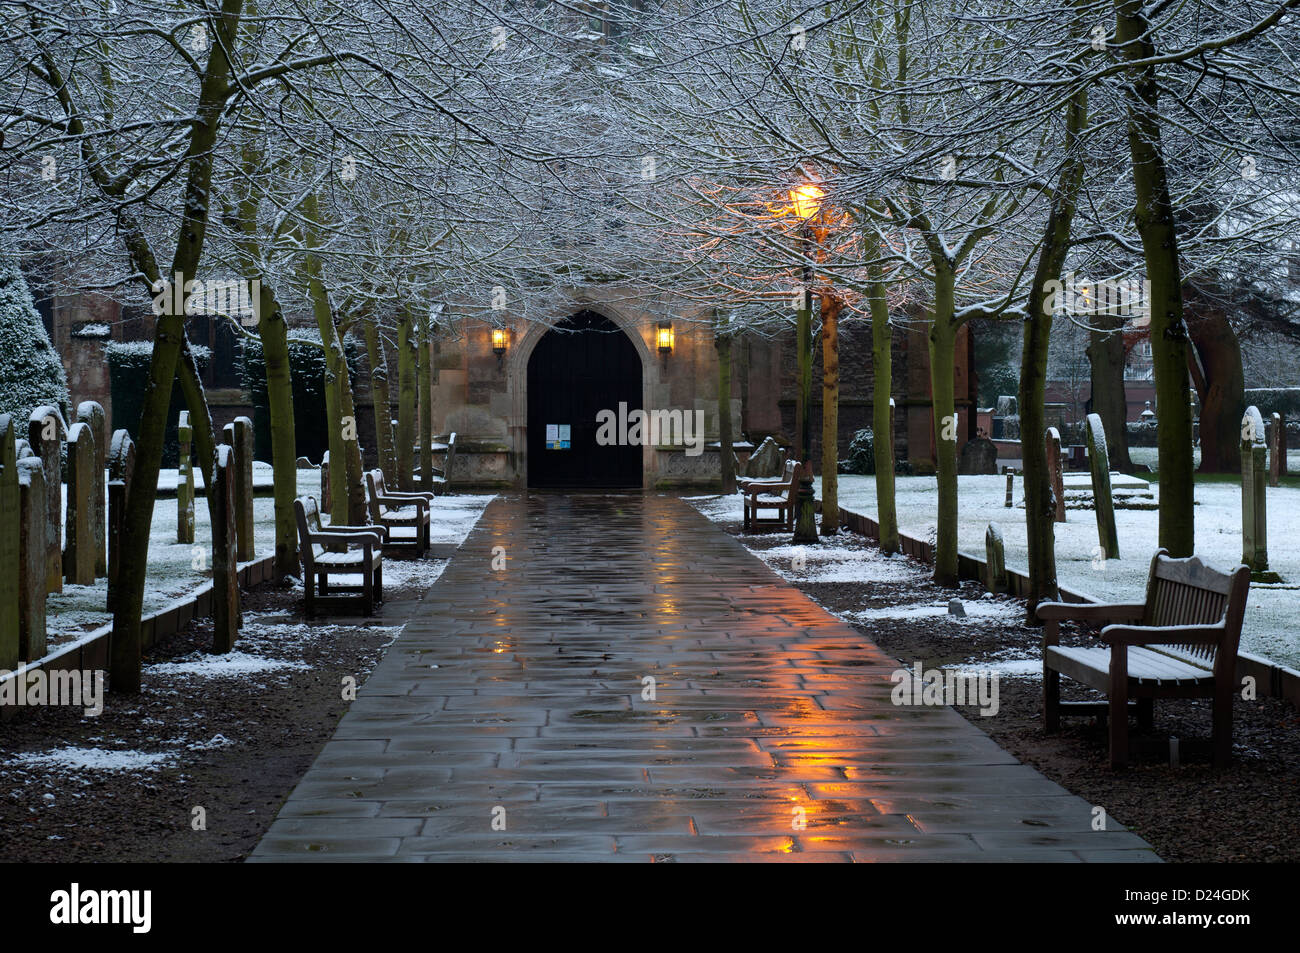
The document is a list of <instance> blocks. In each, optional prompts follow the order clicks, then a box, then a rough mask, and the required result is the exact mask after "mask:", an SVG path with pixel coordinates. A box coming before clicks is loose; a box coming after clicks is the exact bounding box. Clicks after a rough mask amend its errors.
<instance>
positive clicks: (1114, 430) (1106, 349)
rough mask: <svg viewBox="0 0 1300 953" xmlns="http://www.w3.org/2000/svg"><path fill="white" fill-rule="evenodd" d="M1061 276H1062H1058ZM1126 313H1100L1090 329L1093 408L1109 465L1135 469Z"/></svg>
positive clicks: (1129, 471)
mask: <svg viewBox="0 0 1300 953" xmlns="http://www.w3.org/2000/svg"><path fill="white" fill-rule="evenodd" d="M1058 280H1059V279H1058ZM1124 321H1125V319H1124V317H1122V316H1116V315H1097V316H1096V317H1095V318H1094V319H1093V324H1094V325H1100V326H1103V328H1102V329H1098V328H1096V327H1094V328H1092V329H1091V330H1089V332H1088V366H1089V368H1090V381H1091V389H1092V412H1093V413H1094V414H1096V415H1097V416H1098V417H1100V418H1101V422H1102V425H1103V426H1104V427H1105V428H1106V445H1107V446H1108V447H1109V448H1110V466H1111V469H1112V470H1118V471H1119V472H1121V473H1132V472H1133V461H1132V460H1130V459H1129V455H1128V428H1127V424H1128V401H1127V399H1126V395H1125V392H1124V335H1123V333H1122V332H1121V331H1120V329H1121V328H1122V327H1123V326H1124Z"/></svg>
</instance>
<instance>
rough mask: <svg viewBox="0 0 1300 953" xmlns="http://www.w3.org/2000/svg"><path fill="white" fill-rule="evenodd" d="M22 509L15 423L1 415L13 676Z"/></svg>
mask: <svg viewBox="0 0 1300 953" xmlns="http://www.w3.org/2000/svg"><path fill="white" fill-rule="evenodd" d="M19 506H20V490H19V485H18V456H17V447H16V445H15V435H14V421H13V417H11V416H10V415H9V414H0V669H5V670H7V671H11V672H12V671H13V670H14V669H16V668H17V667H18V655H19V634H18V633H19V628H20V623H19V615H20V613H19V601H20V599H19V593H20V591H21V579H20V574H19V573H20V570H19V560H20V557H19V546H20V538H19V537H20V526H21V524H20V522H19Z"/></svg>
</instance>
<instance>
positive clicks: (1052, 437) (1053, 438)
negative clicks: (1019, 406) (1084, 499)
mask: <svg viewBox="0 0 1300 953" xmlns="http://www.w3.org/2000/svg"><path fill="white" fill-rule="evenodd" d="M1047 474H1048V476H1050V477H1051V478H1052V496H1053V498H1054V499H1055V500H1056V522H1058V523H1064V522H1065V464H1064V461H1063V460H1062V459H1061V434H1060V431H1058V430H1057V429H1056V428H1055V427H1048V428H1047Z"/></svg>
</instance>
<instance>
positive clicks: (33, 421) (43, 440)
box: [27, 405, 66, 593]
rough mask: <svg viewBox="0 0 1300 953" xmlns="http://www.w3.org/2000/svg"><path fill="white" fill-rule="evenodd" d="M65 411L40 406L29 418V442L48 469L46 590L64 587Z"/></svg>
mask: <svg viewBox="0 0 1300 953" xmlns="http://www.w3.org/2000/svg"><path fill="white" fill-rule="evenodd" d="M65 437H66V433H65V428H64V425H63V414H61V413H60V412H59V409H58V408H57V407H51V406H49V405H46V406H43V407H37V408H36V409H35V410H33V411H32V415H31V417H30V418H28V421H27V442H28V443H29V444H30V445H31V448H32V452H34V453H35V454H36V455H37V456H38V457H40V458H41V469H42V470H44V471H45V495H46V506H45V591H46V592H47V593H50V592H62V591H63V441H64V439H65Z"/></svg>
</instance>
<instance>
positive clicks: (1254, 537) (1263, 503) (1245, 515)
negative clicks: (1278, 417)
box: [1241, 406, 1276, 582]
mask: <svg viewBox="0 0 1300 953" xmlns="http://www.w3.org/2000/svg"><path fill="white" fill-rule="evenodd" d="M1267 452H1268V451H1267V448H1266V447H1265V445H1264V418H1263V417H1262V416H1261V415H1260V412H1259V409H1258V408H1256V407H1254V406H1251V407H1247V408H1246V413H1245V415H1244V416H1243V417H1242V418H1241V561H1242V562H1243V563H1245V564H1246V565H1247V566H1249V567H1250V578H1251V579H1253V580H1255V581H1257V582H1269V581H1276V580H1275V579H1274V578H1271V577H1273V576H1274V574H1273V573H1270V572H1269V568H1268V507H1267V500H1266V496H1265V494H1266V492H1267V487H1266V481H1267V469H1268V460H1267Z"/></svg>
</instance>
